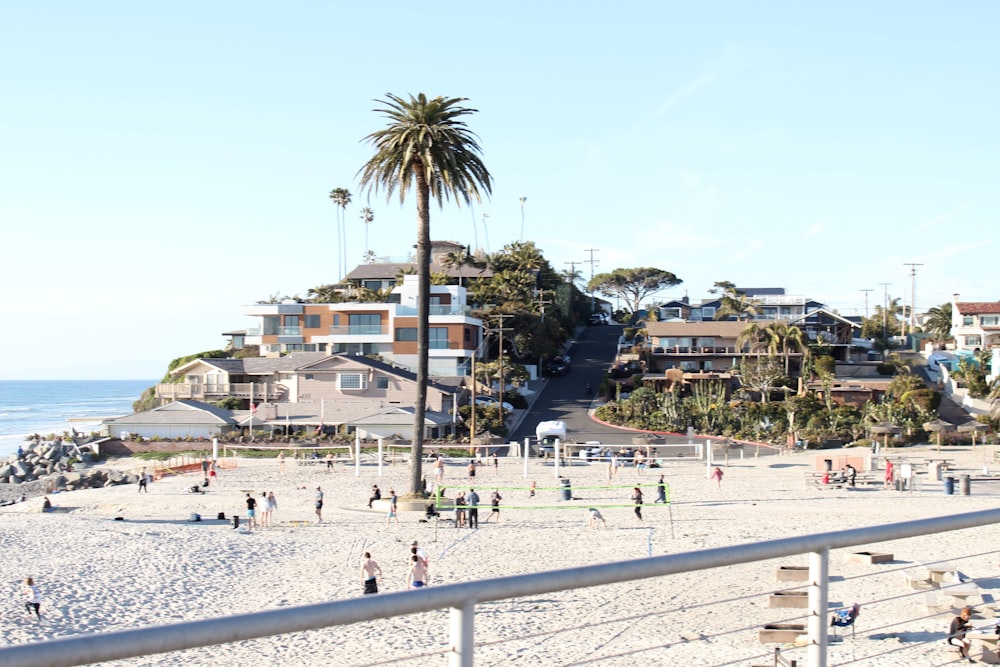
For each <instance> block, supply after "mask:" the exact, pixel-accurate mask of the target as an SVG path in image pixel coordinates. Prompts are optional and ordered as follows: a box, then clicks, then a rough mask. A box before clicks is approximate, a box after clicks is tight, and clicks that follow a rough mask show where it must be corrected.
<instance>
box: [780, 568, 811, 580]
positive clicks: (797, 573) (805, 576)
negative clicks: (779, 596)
mask: <svg viewBox="0 0 1000 667" xmlns="http://www.w3.org/2000/svg"><path fill="white" fill-rule="evenodd" d="M777 578H778V581H809V568H808V567H802V566H799V565H782V566H781V567H779V568H778V570H777Z"/></svg>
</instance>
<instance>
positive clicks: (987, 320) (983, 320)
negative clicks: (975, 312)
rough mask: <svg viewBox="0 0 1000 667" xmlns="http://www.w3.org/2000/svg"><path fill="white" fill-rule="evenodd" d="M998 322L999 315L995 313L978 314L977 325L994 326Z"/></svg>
mask: <svg viewBox="0 0 1000 667" xmlns="http://www.w3.org/2000/svg"><path fill="white" fill-rule="evenodd" d="M998 324H1000V316H997V315H980V316H979V326H982V327H995V326H996V325H998Z"/></svg>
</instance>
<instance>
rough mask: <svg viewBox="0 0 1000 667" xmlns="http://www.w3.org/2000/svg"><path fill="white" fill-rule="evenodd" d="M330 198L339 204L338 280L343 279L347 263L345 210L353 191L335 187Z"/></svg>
mask: <svg viewBox="0 0 1000 667" xmlns="http://www.w3.org/2000/svg"><path fill="white" fill-rule="evenodd" d="M330 200H331V201H332V202H333V203H334V204H335V205H336V206H337V243H338V244H340V252H338V253H337V280H338V281H340V280H343V278H344V273H345V272H346V270H347V269H346V265H347V250H345V246H346V245H347V230H346V229H345V227H346V226H347V225H346V224H345V222H344V211H346V210H347V205H348V204H350V203H351V191H350V190H348V189H347V188H334V189H333V190H330Z"/></svg>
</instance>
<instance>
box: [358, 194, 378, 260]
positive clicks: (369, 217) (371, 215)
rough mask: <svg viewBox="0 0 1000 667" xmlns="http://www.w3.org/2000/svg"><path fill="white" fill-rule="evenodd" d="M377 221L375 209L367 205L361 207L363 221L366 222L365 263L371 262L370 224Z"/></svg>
mask: <svg viewBox="0 0 1000 667" xmlns="http://www.w3.org/2000/svg"><path fill="white" fill-rule="evenodd" d="M374 221H375V211H373V210H371V209H370V208H368V207H367V206H365V207H364V208H363V209H361V222H363V223H365V264H371V263H372V258H371V252H369V250H368V225H370V224H372V222H374Z"/></svg>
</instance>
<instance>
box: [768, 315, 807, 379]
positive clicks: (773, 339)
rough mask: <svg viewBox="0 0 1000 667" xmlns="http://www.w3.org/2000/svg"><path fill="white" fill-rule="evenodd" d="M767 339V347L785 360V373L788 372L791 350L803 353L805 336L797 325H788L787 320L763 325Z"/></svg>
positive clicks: (770, 351)
mask: <svg viewBox="0 0 1000 667" xmlns="http://www.w3.org/2000/svg"><path fill="white" fill-rule="evenodd" d="M764 334H765V337H766V339H767V349H768V352H769V353H770V354H771V355H774V356H777V355H781V357H782V358H783V359H784V361H785V375H788V374H789V360H790V359H791V355H792V352H800V353H803V354H805V351H806V349H807V348H806V336H805V334H804V333H803V332H802V329H800V328H798V327H797V326H794V325H793V326H789V325H788V323H787V322H782V321H780V320H779V321H776V322H771V323H770V324H768V325H767V326H766V327H764Z"/></svg>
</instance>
